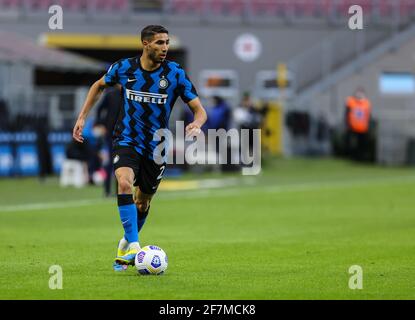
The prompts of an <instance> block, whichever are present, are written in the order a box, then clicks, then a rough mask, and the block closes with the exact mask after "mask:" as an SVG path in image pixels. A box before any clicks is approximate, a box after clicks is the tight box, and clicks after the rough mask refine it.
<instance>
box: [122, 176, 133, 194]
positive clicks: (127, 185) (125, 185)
mask: <svg viewBox="0 0 415 320" xmlns="http://www.w3.org/2000/svg"><path fill="white" fill-rule="evenodd" d="M132 183H133V182H132V181H130V179H128V178H127V177H120V178H119V179H118V189H119V191H120V192H121V193H123V194H126V193H130V192H131V185H132Z"/></svg>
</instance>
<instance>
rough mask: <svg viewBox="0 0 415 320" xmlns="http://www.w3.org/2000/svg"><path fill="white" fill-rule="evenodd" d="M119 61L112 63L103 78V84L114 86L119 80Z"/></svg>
mask: <svg viewBox="0 0 415 320" xmlns="http://www.w3.org/2000/svg"><path fill="white" fill-rule="evenodd" d="M120 65H121V61H117V62H115V63H113V64H112V65H111V66H110V67H109V68H108V71H107V73H106V74H105V76H104V79H105V83H106V84H107V85H109V86H113V85H116V84H117V83H118V81H119V79H120V77H119V74H118V71H119V69H120Z"/></svg>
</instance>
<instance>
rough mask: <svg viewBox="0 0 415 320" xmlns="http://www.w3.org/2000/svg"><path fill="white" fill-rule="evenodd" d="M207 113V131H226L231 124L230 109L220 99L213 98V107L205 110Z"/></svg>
mask: <svg viewBox="0 0 415 320" xmlns="http://www.w3.org/2000/svg"><path fill="white" fill-rule="evenodd" d="M206 111H207V113H208V120H207V127H208V129H216V130H218V129H225V130H228V129H229V127H230V122H231V116H232V113H231V108H230V107H229V105H228V104H227V103H226V101H225V100H224V99H223V98H222V97H218V96H214V97H213V106H212V107H210V108H209V109H208V110H206Z"/></svg>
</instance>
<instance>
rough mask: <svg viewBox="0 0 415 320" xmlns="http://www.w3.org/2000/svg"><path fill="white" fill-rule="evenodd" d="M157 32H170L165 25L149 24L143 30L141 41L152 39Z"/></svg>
mask: <svg viewBox="0 0 415 320" xmlns="http://www.w3.org/2000/svg"><path fill="white" fill-rule="evenodd" d="M157 33H167V34H169V31H168V30H167V29H166V28H165V27H163V26H159V25H149V26H147V27H145V28H144V29H143V30H141V41H144V40H151V39H153V37H154V36H155V35H156V34H157Z"/></svg>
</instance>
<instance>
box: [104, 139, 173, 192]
mask: <svg viewBox="0 0 415 320" xmlns="http://www.w3.org/2000/svg"><path fill="white" fill-rule="evenodd" d="M112 160H113V164H114V170H117V169H118V168H122V167H128V168H131V169H133V171H134V175H135V180H134V186H135V187H136V186H138V187H139V188H140V190H141V191H142V192H144V193H146V194H154V193H156V191H157V188H158V186H159V184H160V181H161V179H162V177H163V173H164V170H165V168H166V164H161V165H159V164H157V163H156V162H154V161H153V160H151V159H149V158H147V157H145V156H143V155H141V154H139V153H138V152H137V151H135V149H134V147H124V146H116V147H115V148H114V151H113V156H112Z"/></svg>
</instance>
